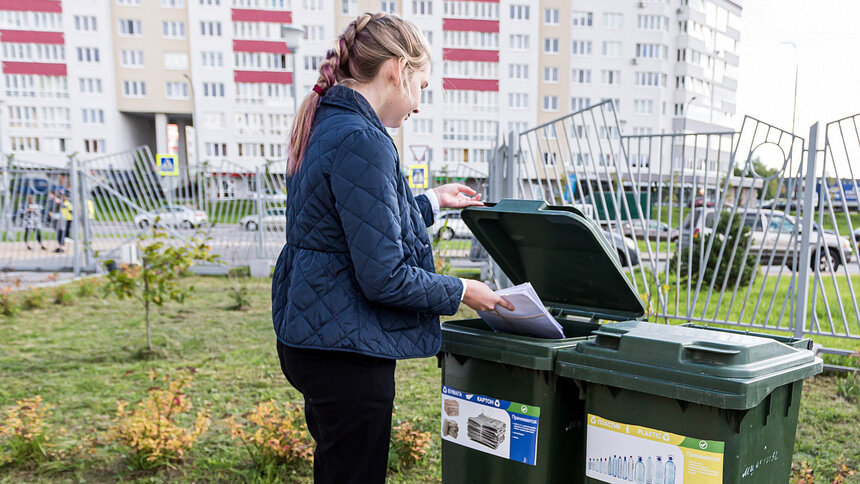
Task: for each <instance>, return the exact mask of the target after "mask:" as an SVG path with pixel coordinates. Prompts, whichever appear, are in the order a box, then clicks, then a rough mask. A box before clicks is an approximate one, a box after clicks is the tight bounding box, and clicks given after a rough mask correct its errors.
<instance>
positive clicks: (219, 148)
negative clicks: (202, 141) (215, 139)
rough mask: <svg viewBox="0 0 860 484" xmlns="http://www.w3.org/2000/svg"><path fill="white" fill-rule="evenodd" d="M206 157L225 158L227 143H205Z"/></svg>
mask: <svg viewBox="0 0 860 484" xmlns="http://www.w3.org/2000/svg"><path fill="white" fill-rule="evenodd" d="M206 156H227V143H206Z"/></svg>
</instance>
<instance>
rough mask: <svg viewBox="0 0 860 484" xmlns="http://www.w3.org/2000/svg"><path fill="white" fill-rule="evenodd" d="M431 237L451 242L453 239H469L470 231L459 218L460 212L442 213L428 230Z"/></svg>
mask: <svg viewBox="0 0 860 484" xmlns="http://www.w3.org/2000/svg"><path fill="white" fill-rule="evenodd" d="M428 230H429V231H430V235H431V236H432V237H439V238H440V239H442V240H451V239H453V238H454V237H466V238H468V237H471V236H472V231H471V230H469V227H467V226H466V222H463V220H462V219H461V218H460V211H459V210H458V211H451V212H442V213H440V214H439V216H438V217H436V222H434V223H433V225H431V226H430V228H429V229H428Z"/></svg>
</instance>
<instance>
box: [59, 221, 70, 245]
mask: <svg viewBox="0 0 860 484" xmlns="http://www.w3.org/2000/svg"><path fill="white" fill-rule="evenodd" d="M71 229H72V221H71V220H60V221H59V222H57V242H59V243H60V245H63V244H65V243H66V237H68V236H69V231H70V230H71Z"/></svg>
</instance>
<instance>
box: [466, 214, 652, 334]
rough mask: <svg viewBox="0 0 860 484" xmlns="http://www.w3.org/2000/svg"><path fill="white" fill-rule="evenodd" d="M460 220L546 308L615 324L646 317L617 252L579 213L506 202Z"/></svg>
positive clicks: (512, 279) (500, 263) (506, 273)
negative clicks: (530, 287)
mask: <svg viewBox="0 0 860 484" xmlns="http://www.w3.org/2000/svg"><path fill="white" fill-rule="evenodd" d="M461 218H462V219H463V221H464V222H465V223H466V225H467V226H468V227H469V228H470V229H471V230H472V233H473V234H474V235H475V237H476V238H477V239H478V240H479V241H480V242H481V244H482V245H483V246H484V248H486V249H487V252H488V253H489V254H490V256H492V258H493V260H495V261H496V262H497V263H498V264H499V266H500V267H501V269H502V270H503V271H504V272H505V275H507V276H508V278H510V280H511V282H513V283H514V284H522V283H524V282H531V284H532V286H533V287H534V289H535V291H536V292H537V293H538V295H539V296H540V297H541V300H542V301H543V303H544V304H545V305H547V306H551V307H553V308H558V309H563V310H565V311H567V312H569V313H571V314H577V315H581V316H588V317H594V318H598V319H610V320H614V321H623V320H628V319H636V318H641V317H643V316H644V314H645V307H644V305H643V304H642V300H641V299H639V295H638V294H637V293H636V291H635V289H634V288H633V285H632V284H631V283H630V281H629V280H628V279H627V277H626V276H625V275H624V273H623V272H622V270H621V265H620V264H619V263H618V260H617V259H616V257H615V249H614V248H613V247H612V246H611V245H610V244H609V241H607V240H606V236H605V235H604V234H603V231H602V230H601V229H600V227H599V226H598V225H597V224H596V223H594V221H592V220H591V219H589V218H588V217H586V216H585V215H583V214H582V212H580V211H579V210H577V209H575V208H573V207H563V206H551V205H547V204H546V202H543V201H541V200H507V199H506V200H501V201H500V202H498V203H495V204H491V203H488V204H487V205H486V206H484V207H469V208H467V209H464V210H463V212H462V213H461Z"/></svg>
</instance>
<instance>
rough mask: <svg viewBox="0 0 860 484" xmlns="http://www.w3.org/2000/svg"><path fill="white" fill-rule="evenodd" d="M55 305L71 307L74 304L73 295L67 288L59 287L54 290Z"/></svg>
mask: <svg viewBox="0 0 860 484" xmlns="http://www.w3.org/2000/svg"><path fill="white" fill-rule="evenodd" d="M54 304H59V305H61V306H71V304H72V295H71V293H69V290H68V289H67V288H66V286H57V288H56V289H54Z"/></svg>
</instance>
